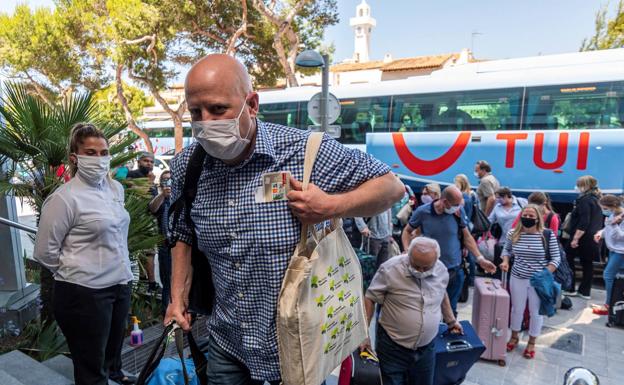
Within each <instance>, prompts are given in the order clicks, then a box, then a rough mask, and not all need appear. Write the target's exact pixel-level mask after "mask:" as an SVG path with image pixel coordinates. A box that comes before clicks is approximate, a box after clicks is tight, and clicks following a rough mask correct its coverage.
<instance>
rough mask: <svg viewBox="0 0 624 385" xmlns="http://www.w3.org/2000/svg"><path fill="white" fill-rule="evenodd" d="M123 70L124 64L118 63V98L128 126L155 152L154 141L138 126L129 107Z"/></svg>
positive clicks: (148, 148) (146, 146) (149, 150)
mask: <svg viewBox="0 0 624 385" xmlns="http://www.w3.org/2000/svg"><path fill="white" fill-rule="evenodd" d="M122 72H123V66H122V65H121V64H118V65H117V71H116V76H115V82H116V84H117V100H119V103H120V104H121V107H122V108H123V111H124V115H125V117H126V122H127V123H128V128H129V129H130V130H131V131H132V132H134V133H135V134H137V135H138V136H139V137H140V138H141V139H143V143H145V148H146V149H147V151H148V152H151V153H153V152H154V147H152V141H151V140H150V138H149V135H147V133H146V132H145V131H143V130H141V129H140V128H139V126H137V124H136V122H135V120H134V118H133V117H132V111H130V107H128V100H127V99H126V97H125V95H124V94H123V82H122V80H121V73H122Z"/></svg>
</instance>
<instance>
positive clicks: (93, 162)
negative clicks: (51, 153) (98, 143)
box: [76, 155, 111, 185]
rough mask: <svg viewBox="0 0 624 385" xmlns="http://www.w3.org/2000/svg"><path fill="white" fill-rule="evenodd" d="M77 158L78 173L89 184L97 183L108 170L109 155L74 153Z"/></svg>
mask: <svg viewBox="0 0 624 385" xmlns="http://www.w3.org/2000/svg"><path fill="white" fill-rule="evenodd" d="M76 158H77V159H78V161H77V165H78V175H79V176H80V177H81V178H82V179H84V180H85V181H87V182H88V183H90V184H94V185H97V184H99V183H101V182H102V180H103V179H104V177H106V175H107V174H108V172H109V171H110V161H111V157H110V156H109V155H107V156H89V155H76Z"/></svg>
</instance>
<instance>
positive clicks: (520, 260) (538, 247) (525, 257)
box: [502, 230, 561, 279]
mask: <svg viewBox="0 0 624 385" xmlns="http://www.w3.org/2000/svg"><path fill="white" fill-rule="evenodd" d="M512 233H513V230H512V231H510V232H509V233H507V242H506V243H505V248H504V249H503V253H502V256H503V257H505V256H512V257H513V258H514V263H513V268H512V269H511V275H512V276H514V277H516V278H520V279H530V278H531V276H532V275H533V274H535V273H536V272H538V271H542V270H544V268H546V266H548V264H549V263H552V264H553V265H555V266H557V267H559V262H561V257H560V256H559V244H558V243H557V237H555V236H554V234H553V233H552V231H551V232H550V239H549V240H548V242H549V246H550V255H551V257H552V259H551V260H550V261H548V259H547V256H546V252H545V250H544V236H543V235H542V234H541V233H535V234H530V233H522V234H520V239H518V242H516V243H512V241H511V235H512Z"/></svg>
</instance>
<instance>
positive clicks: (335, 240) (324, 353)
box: [277, 133, 368, 385]
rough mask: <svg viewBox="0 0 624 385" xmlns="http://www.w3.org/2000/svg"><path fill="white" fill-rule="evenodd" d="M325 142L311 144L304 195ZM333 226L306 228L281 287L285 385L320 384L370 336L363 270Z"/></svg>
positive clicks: (315, 139) (313, 138) (316, 139)
mask: <svg viewBox="0 0 624 385" xmlns="http://www.w3.org/2000/svg"><path fill="white" fill-rule="evenodd" d="M321 139H322V134H321V133H312V134H311V135H310V137H309V139H308V143H307V145H306V151H305V163H304V173H303V190H306V189H307V187H308V184H309V182H310V175H311V174H312V168H313V165H314V161H315V159H316V154H317V153H318V149H319V147H320V144H321ZM331 222H332V224H331V226H330V227H329V228H322V229H321V230H317V229H316V227H317V226H305V225H304V226H302V229H301V241H300V242H299V244H298V245H297V248H296V249H295V253H294V255H293V256H292V258H291V260H290V264H289V266H288V269H287V270H286V274H285V276H284V281H283V282H282V288H281V291H280V296H279V300H278V307H277V341H278V347H279V358H280V369H281V374H282V383H283V384H284V385H320V384H321V383H322V382H323V380H324V379H325V378H326V377H327V376H329V374H331V372H332V371H333V370H334V369H335V368H336V367H338V366H340V364H341V363H342V361H343V360H344V359H345V358H346V357H347V356H349V355H350V354H351V353H352V352H353V351H354V350H355V349H357V347H358V346H359V344H360V343H362V341H364V340H365V339H366V338H367V337H368V329H367V327H366V321H365V315H364V304H363V294H364V293H363V290H362V271H361V269H360V265H359V262H358V260H357V257H356V255H355V252H354V251H353V247H351V243H349V239H348V238H347V236H346V234H345V233H344V230H343V229H342V225H341V224H340V220H332V221H331ZM308 230H310V232H311V235H312V236H311V237H309V236H308Z"/></svg>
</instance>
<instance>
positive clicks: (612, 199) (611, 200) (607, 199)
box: [600, 194, 622, 207]
mask: <svg viewBox="0 0 624 385" xmlns="http://www.w3.org/2000/svg"><path fill="white" fill-rule="evenodd" d="M600 204H601V205H603V206H607V207H621V206H622V198H621V197H618V196H615V195H611V194H606V195H603V196H602V198H600Z"/></svg>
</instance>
